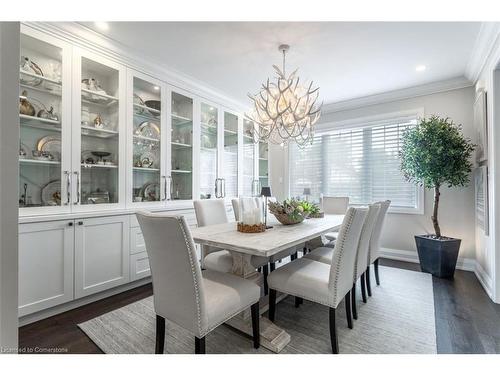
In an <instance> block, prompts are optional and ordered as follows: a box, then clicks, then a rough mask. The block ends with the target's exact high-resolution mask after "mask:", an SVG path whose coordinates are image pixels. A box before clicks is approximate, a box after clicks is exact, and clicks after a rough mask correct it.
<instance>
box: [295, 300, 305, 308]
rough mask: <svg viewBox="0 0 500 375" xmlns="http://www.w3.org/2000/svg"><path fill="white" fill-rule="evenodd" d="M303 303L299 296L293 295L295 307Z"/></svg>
mask: <svg viewBox="0 0 500 375" xmlns="http://www.w3.org/2000/svg"><path fill="white" fill-rule="evenodd" d="M303 303H304V300H303V299H302V298H301V297H295V308H297V307H299V306H300V305H302V304H303Z"/></svg>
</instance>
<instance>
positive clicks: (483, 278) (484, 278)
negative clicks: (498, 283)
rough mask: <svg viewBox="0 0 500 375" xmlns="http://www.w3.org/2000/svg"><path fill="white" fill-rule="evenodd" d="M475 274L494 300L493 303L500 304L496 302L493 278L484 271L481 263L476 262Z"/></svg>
mask: <svg viewBox="0 0 500 375" xmlns="http://www.w3.org/2000/svg"><path fill="white" fill-rule="evenodd" d="M474 274H475V275H476V277H477V279H478V280H479V282H480V283H481V285H482V286H483V289H484V290H485V291H486V293H487V294H488V296H489V297H490V299H491V300H493V302H495V303H498V302H497V301H495V298H494V296H493V281H492V280H491V277H490V276H489V275H488V273H487V272H486V271H485V270H484V268H483V267H482V266H481V265H480V264H479V262H476V268H475V269H474Z"/></svg>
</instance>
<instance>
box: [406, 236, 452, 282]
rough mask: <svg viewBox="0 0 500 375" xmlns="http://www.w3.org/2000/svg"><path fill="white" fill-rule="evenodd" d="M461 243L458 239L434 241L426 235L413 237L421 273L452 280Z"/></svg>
mask: <svg viewBox="0 0 500 375" xmlns="http://www.w3.org/2000/svg"><path fill="white" fill-rule="evenodd" d="M461 241H462V240H460V239H458V238H445V239H435V238H431V237H428V236H426V235H423V236H415V242H416V244H417V250H418V259H419V260H420V268H421V269H422V272H427V273H431V274H433V275H434V276H436V277H441V278H452V277H453V274H454V273H455V267H456V265H457V258H458V250H459V249H460V242H461Z"/></svg>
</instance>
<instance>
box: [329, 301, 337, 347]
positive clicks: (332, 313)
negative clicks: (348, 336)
mask: <svg viewBox="0 0 500 375" xmlns="http://www.w3.org/2000/svg"><path fill="white" fill-rule="evenodd" d="M330 342H331V344H332V353H333V354H338V353H339V341H338V339H337V327H336V325H335V308H333V307H330Z"/></svg>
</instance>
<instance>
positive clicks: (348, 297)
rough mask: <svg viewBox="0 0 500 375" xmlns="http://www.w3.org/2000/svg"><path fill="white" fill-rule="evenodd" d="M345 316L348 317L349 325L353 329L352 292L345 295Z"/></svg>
mask: <svg viewBox="0 0 500 375" xmlns="http://www.w3.org/2000/svg"><path fill="white" fill-rule="evenodd" d="M344 303H345V316H346V317H347V326H348V327H349V328H350V329H352V313H351V292H347V294H346V295H345V297H344Z"/></svg>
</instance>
